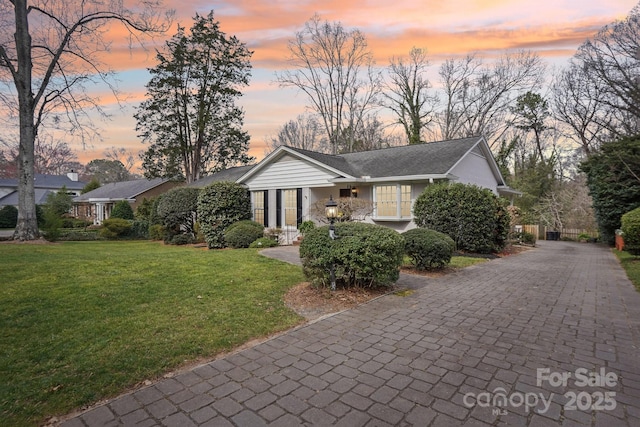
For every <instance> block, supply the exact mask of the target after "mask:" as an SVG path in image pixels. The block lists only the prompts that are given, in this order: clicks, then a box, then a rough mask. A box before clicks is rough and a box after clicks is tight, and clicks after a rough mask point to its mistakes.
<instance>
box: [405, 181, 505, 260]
mask: <svg viewBox="0 0 640 427" xmlns="http://www.w3.org/2000/svg"><path fill="white" fill-rule="evenodd" d="M413 215H414V221H415V223H416V225H418V226H419V227H422V228H429V229H432V230H436V231H439V232H441V233H444V234H447V235H448V236H450V237H451V238H452V239H453V240H454V242H455V243H456V248H457V249H458V250H462V251H468V252H477V253H490V252H498V251H500V250H502V249H503V248H504V246H505V244H506V242H507V237H508V235H509V222H510V217H509V213H508V211H507V209H506V201H504V200H501V199H499V198H498V197H497V196H496V195H495V194H493V193H492V192H491V191H490V190H488V189H486V188H480V187H477V186H475V185H467V184H460V183H455V184H449V183H444V184H436V185H430V186H428V187H427V188H426V189H425V190H424V191H423V192H422V194H420V196H418V198H417V199H416V201H415V204H414V207H413Z"/></svg>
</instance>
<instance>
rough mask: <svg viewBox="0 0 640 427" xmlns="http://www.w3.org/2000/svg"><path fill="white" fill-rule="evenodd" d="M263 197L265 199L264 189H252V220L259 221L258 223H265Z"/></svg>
mask: <svg viewBox="0 0 640 427" xmlns="http://www.w3.org/2000/svg"><path fill="white" fill-rule="evenodd" d="M264 199H265V192H264V191H254V192H253V220H254V221H255V222H259V223H260V224H265V222H264Z"/></svg>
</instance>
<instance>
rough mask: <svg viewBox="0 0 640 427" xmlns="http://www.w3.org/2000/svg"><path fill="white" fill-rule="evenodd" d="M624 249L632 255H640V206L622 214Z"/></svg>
mask: <svg viewBox="0 0 640 427" xmlns="http://www.w3.org/2000/svg"><path fill="white" fill-rule="evenodd" d="M621 222H622V228H621V230H622V232H623V233H624V236H623V238H624V250H625V251H627V252H629V253H630V254H631V255H635V256H638V255H640V208H637V209H634V210H632V211H630V212H627V213H626V214H624V215H622V219H621Z"/></svg>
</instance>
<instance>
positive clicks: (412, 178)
mask: <svg viewBox="0 0 640 427" xmlns="http://www.w3.org/2000/svg"><path fill="white" fill-rule="evenodd" d="M436 179H448V180H451V181H454V180H456V179H458V177H457V176H456V175H453V174H450V173H437V174H424V175H396V176H378V177H374V178H372V177H360V178H342V177H341V178H334V179H332V180H331V181H330V182H333V183H336V184H337V183H349V182H356V183H368V182H371V183H376V182H390V181H394V182H402V181H431V180H436Z"/></svg>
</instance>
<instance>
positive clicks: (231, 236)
mask: <svg viewBox="0 0 640 427" xmlns="http://www.w3.org/2000/svg"><path fill="white" fill-rule="evenodd" d="M263 236H264V227H262V226H260V228H258V227H256V226H254V225H251V224H240V225H237V226H230V227H229V228H227V229H226V230H225V232H224V242H225V244H226V245H227V246H229V247H231V248H234V249H238V248H248V247H249V245H250V244H251V243H253V242H255V241H256V240H258V239H259V238H261V237H263Z"/></svg>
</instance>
